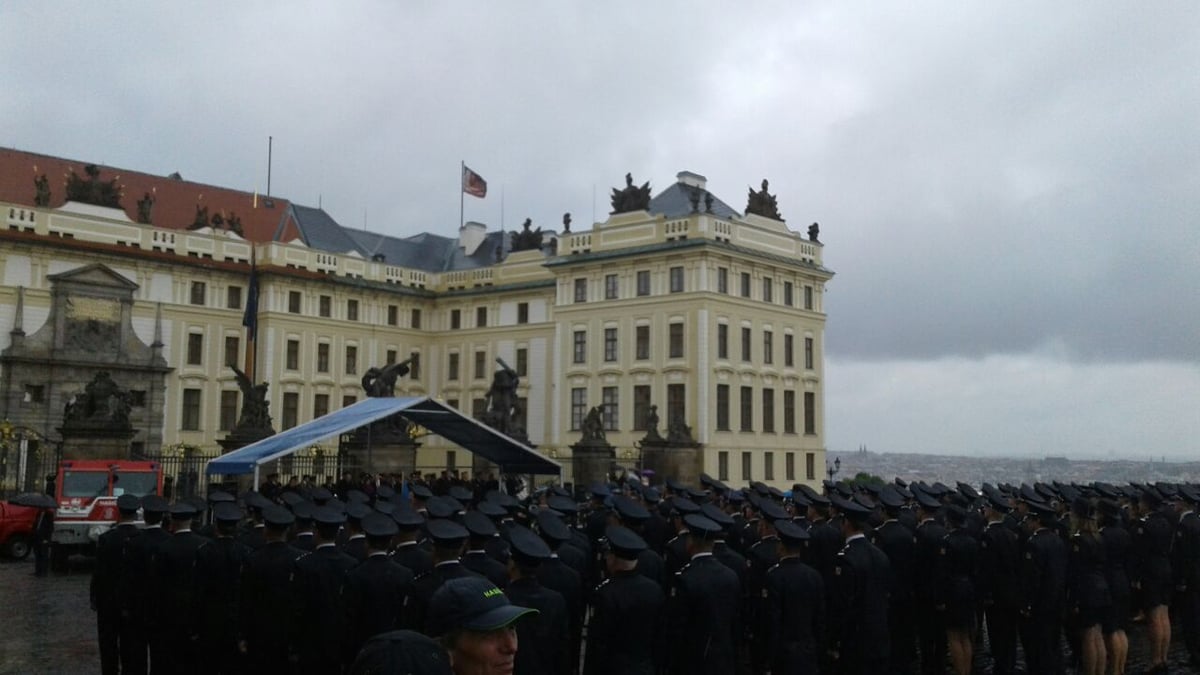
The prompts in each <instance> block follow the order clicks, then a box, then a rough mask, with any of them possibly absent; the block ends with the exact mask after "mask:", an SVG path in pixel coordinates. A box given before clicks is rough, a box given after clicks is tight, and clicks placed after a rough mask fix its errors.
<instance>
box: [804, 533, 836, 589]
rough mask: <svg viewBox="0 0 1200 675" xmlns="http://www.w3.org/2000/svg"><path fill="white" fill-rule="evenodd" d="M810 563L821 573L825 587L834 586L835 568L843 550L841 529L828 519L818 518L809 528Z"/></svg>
mask: <svg viewBox="0 0 1200 675" xmlns="http://www.w3.org/2000/svg"><path fill="white" fill-rule="evenodd" d="M808 536H809V540H808V550H809V554H810V561H811V562H810V564H811V565H812V567H813V568H814V569H816V570H817V572H818V573H819V574H820V575H821V580H822V581H824V582H825V588H831V587H832V586H833V568H834V566H835V565H836V563H837V555H838V551H840V550H842V546H843V544H844V542H843V541H842V533H841V531H840V530H839V529H838V528H836V527H834V526H833V524H832V523H830V522H829V521H828V520H818V521H816V522H814V523H813V524H812V527H810V528H808Z"/></svg>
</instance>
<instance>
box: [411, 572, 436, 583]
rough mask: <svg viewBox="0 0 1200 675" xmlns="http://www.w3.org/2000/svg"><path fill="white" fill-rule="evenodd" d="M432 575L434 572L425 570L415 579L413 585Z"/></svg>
mask: <svg viewBox="0 0 1200 675" xmlns="http://www.w3.org/2000/svg"><path fill="white" fill-rule="evenodd" d="M431 574H433V570H425V571H424V572H421V573H420V574H418V575H417V576H415V577H413V583H416V582H418V581H420V580H422V579H424V578H425V577H427V576H429V575H431Z"/></svg>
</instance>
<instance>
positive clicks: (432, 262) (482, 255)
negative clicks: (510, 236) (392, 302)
mask: <svg viewBox="0 0 1200 675" xmlns="http://www.w3.org/2000/svg"><path fill="white" fill-rule="evenodd" d="M345 232H346V234H347V236H348V237H349V238H350V239H352V240H353V241H354V242H355V244H356V245H357V247H358V250H359V251H361V252H362V254H363V257H364V258H367V259H368V260H369V259H371V257H372V256H374V255H376V254H382V255H383V257H384V261H386V262H387V264H389V265H396V266H398V267H407V268H409V269H417V270H424V271H426V272H445V271H449V270H469V269H475V268H478V267H486V266H488V265H491V264H494V263H495V262H496V247H497V246H498V245H499V244H500V242H501V241H502V240H503V239H504V238H505V237H506V236H507V235H505V234H504V233H501V232H488V233H487V234H486V235H484V240H483V243H481V244H480V245H479V248H477V249H476V250H475V253H474V254H472V255H469V256H468V255H466V254H464V253H463V251H462V249H461V248H459V246H458V239H457V238H453V237H443V236H440V235H436V234H430V233H428V232H424V233H421V234H417V235H413V236H411V237H392V236H388V235H385V234H378V233H376V232H363V231H361V230H345Z"/></svg>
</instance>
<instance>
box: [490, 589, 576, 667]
mask: <svg viewBox="0 0 1200 675" xmlns="http://www.w3.org/2000/svg"><path fill="white" fill-rule="evenodd" d="M504 594H505V595H507V596H508V599H509V600H510V601H511V602H512V603H513V604H514V605H519V606H521V607H532V608H533V609H536V610H538V613H537V614H532V615H529V616H526V617H525V618H523V619H521V620H520V621H518V622H517V624H516V628H517V641H518V645H519V649H517V657H516V663H515V666H514V668H513V672H515V673H521V675H565V674H566V673H570V672H571V668H570V665H569V661H570V653H571V650H570V642H569V641H568V634H567V631H568V619H567V602H566V600H564V599H563V596H562V595H561V594H560V593H559V592H558V591H554V590H551V589H549V588H546V587H545V586H543V585H541V584H540V583H538V580H537V578H536V577H523V578H521V579H515V580H513V581H512V582H510V583H509V584H508V587H507V588H506V589H505V591H504Z"/></svg>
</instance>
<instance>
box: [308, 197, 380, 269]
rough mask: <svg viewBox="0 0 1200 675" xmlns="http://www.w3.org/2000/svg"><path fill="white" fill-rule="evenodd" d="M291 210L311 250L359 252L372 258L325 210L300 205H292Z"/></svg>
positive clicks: (340, 252) (339, 252)
mask: <svg viewBox="0 0 1200 675" xmlns="http://www.w3.org/2000/svg"><path fill="white" fill-rule="evenodd" d="M291 209H292V213H293V215H294V216H295V218H296V226H297V227H299V228H300V235H301V236H302V237H304V243H305V244H307V245H308V246H309V248H314V249H317V250H318V251H328V252H329V253H338V254H342V253H348V252H350V251H358V252H359V253H362V254H363V257H365V258H369V257H370V256H369V255H367V254H366V252H365V251H363V250H362V248H360V247H359V245H358V243H357V242H356V241H354V239H352V238H351V237H350V236H349V235H348V234H347V230H346V228H344V227H342V226H341V225H340V224H338V222H337V221H336V220H334V219H333V218H332V217H331V216H330V215H329V214H328V213H325V211H324V209H319V208H318V209H314V208H312V207H311V206H300V205H298V204H292V205H291Z"/></svg>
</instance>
